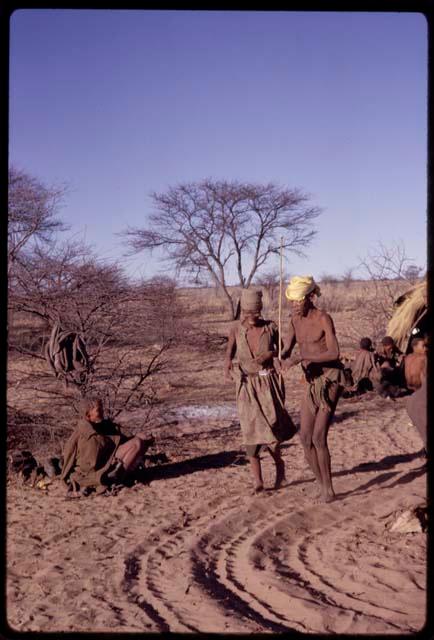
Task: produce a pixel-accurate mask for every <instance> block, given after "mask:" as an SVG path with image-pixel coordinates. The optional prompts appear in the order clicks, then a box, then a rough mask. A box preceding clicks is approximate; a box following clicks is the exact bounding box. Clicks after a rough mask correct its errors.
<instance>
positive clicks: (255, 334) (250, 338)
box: [246, 327, 263, 354]
mask: <svg viewBox="0 0 434 640" xmlns="http://www.w3.org/2000/svg"><path fill="white" fill-rule="evenodd" d="M262 333H263V329H262V327H249V328H248V329H247V331H246V340H247V344H248V345H249V349H250V351H251V352H252V354H257V353H258V351H259V342H260V340H261V335H262Z"/></svg>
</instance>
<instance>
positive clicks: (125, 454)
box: [61, 398, 153, 497]
mask: <svg viewBox="0 0 434 640" xmlns="http://www.w3.org/2000/svg"><path fill="white" fill-rule="evenodd" d="M80 409H81V415H82V417H81V419H80V420H79V422H78V425H77V427H76V429H75V431H74V432H73V433H72V435H71V437H70V438H69V440H68V441H67V443H66V445H65V448H64V452H63V466H62V474H61V480H63V481H64V482H65V483H66V484H67V485H68V487H69V489H72V490H73V494H72V495H74V497H75V496H77V497H78V496H79V495H82V494H83V490H84V491H87V490H89V489H96V490H97V492H103V491H104V490H105V488H106V487H107V486H108V485H110V484H112V483H118V482H121V481H123V480H125V479H126V478H127V477H128V474H131V472H132V471H134V470H135V469H136V468H137V466H138V465H139V464H140V462H141V461H142V459H143V455H144V453H145V451H146V450H147V448H148V447H149V446H150V445H151V444H152V443H153V438H150V439H146V438H145V436H142V435H136V436H134V437H131V438H129V437H128V436H126V435H124V434H123V433H122V432H121V430H120V428H119V426H118V425H116V424H115V423H114V422H112V421H111V420H110V419H108V418H106V419H104V408H103V403H102V401H101V400H100V399H99V398H87V399H84V400H83V401H82V402H81V405H80Z"/></svg>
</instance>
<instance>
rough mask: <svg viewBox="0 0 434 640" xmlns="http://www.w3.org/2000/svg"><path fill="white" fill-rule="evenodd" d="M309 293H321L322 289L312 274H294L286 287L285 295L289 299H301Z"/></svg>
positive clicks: (318, 294)
mask: <svg viewBox="0 0 434 640" xmlns="http://www.w3.org/2000/svg"><path fill="white" fill-rule="evenodd" d="M309 293H315V294H316V295H317V296H320V295H321V291H320V288H319V286H318V285H317V283H316V282H315V280H314V279H313V277H312V276H293V277H292V278H291V280H290V281H289V284H288V286H287V287H286V291H285V296H286V297H287V298H288V300H296V301H298V302H299V301H301V300H303V298H305V297H306V296H307V295H309Z"/></svg>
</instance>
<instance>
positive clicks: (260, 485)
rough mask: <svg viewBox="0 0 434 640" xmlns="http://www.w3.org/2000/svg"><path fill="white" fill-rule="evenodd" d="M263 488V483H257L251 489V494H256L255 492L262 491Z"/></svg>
mask: <svg viewBox="0 0 434 640" xmlns="http://www.w3.org/2000/svg"><path fill="white" fill-rule="evenodd" d="M263 490H264V485H263V484H258V485H256V487H255V488H254V490H253V495H256V494H257V493H262V491H263Z"/></svg>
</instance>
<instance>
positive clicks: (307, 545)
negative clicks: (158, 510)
mask: <svg viewBox="0 0 434 640" xmlns="http://www.w3.org/2000/svg"><path fill="white" fill-rule="evenodd" d="M395 417H396V416H395V415H394V413H393V412H392V414H391V415H390V416H389V419H388V421H387V420H386V421H384V422H383V429H382V430H381V431H380V432H379V433H377V434H376V436H375V437H376V438H377V445H378V444H379V443H378V439H381V440H383V441H384V442H383V443H382V444H383V450H387V451H391V452H395V453H396V452H397V451H399V450H401V451H402V446H403V445H405V446H408V432H407V431H406V429H405V427H404V426H401V428H399V427H397V425H396V422H395ZM341 435H344V434H341ZM356 440H357V438H356ZM346 444H350V443H348V442H347V443H346ZM352 444H353V446H354V444H355V443H354V434H353V442H352ZM416 444H417V442H416ZM402 457H403V459H404V460H405V459H406V458H405V454H402ZM396 459H397V461H399V459H400V458H399V454H397V456H396ZM408 460H409V464H408V465H406V464H403V465H402V466H401V468H396V467H397V465H394V464H393V461H389V462H388V463H387V464H385V465H384V467H385V469H386V472H385V473H380V474H379V473H378V470H369V464H368V463H367V464H366V465H365V466H366V467H367V469H366V471H364V472H361V473H359V474H355V475H356V476H357V478H359V477H360V476H362V475H363V476H364V477H363V478H362V481H361V482H360V480H359V481H357V480H356V482H354V479H353V478H352V479H351V482H352V486H351V487H349V491H347V492H346V493H344V494H341V495H342V497H341V499H340V500H339V501H336V502H335V503H334V504H331V505H324V504H314V505H312V502H311V501H310V499H309V497H308V496H306V495H305V494H304V493H303V488H304V487H303V484H304V483H303V480H302V479H301V478H300V480H299V481H298V484H297V482H294V485H295V486H293V487H291V486H287V487H285V488H282V490H280V491H279V492H271V491H270V492H265V493H264V494H262V495H260V496H255V497H247V498H240V495H239V494H234V493H233V492H232V493H229V494H226V495H223V496H222V495H220V496H219V497H217V498H215V499H214V500H212V501H210V502H208V504H207V505H205V504H202V505H198V507H197V508H196V512H193V513H192V514H190V516H187V517H185V518H184V520H183V522H182V523H181V524H178V525H176V524H173V525H172V526H171V527H168V528H167V527H166V529H160V530H158V531H156V532H154V538H153V539H152V538H148V539H147V540H145V541H141V543H140V544H139V545H137V547H136V548H135V549H134V551H133V552H132V553H131V555H130V556H129V558H128V559H127V561H126V564H127V566H131V563H133V565H134V566H135V569H136V570H135V572H134V577H133V578H131V575H128V571H126V575H125V581H124V588H125V592H126V594H127V596H128V598H129V599H130V600H131V599H133V600H134V599H136V602H137V604H138V605H139V606H141V607H142V609H143V610H144V611H146V613H147V614H148V615H150V616H151V617H152V619H153V621H154V623H155V624H156V626H157V627H158V629H159V630H160V631H168V630H170V631H185V632H188V631H190V632H199V631H207V632H218V631H232V632H257V631H262V632H264V631H269V632H282V631H289V630H292V631H300V632H317V633H321V632H331V633H366V632H369V633H384V632H390V633H392V634H393V633H401V632H411V631H414V630H416V629H420V628H421V627H422V626H423V622H424V606H425V605H424V602H425V594H424V589H425V584H424V582H425V575H424V570H423V568H421V567H420V566H419V569H412V568H411V567H412V566H413V565H414V562H413V559H414V558H413V555H412V554H413V553H414V548H412V546H411V545H410V546H409V545H408V540H407V541H403V540H402V539H400V540H398V541H397V540H394V539H393V536H391V534H390V533H389V532H388V530H387V528H386V524H387V522H388V520H390V516H391V515H393V513H394V509H396V508H397V507H398V503H397V498H396V494H397V492H396V486H397V485H398V484H399V482H406V478H407V476H408V474H413V475H414V482H415V483H416V485H417V487H416V494H417V493H419V494H420V496H421V497H423V492H424V487H423V483H424V480H423V474H422V473H419V472H420V469H421V465H423V461H422V460H421V459H420V458H417V456H414V458H412V456H411V455H410V456H408ZM409 467H410V471H409ZM360 469H361V470H363V469H364V466H363V463H362V464H361V465H360ZM300 472H301V469H300ZM342 475H343V476H345V472H342ZM348 477H349V475H348ZM337 482H338V481H336V484H337ZM418 483H419V484H418ZM289 484H291V483H289ZM309 484H310V483H309ZM309 488H310V486H309ZM363 523H370V524H369V525H365V526H364V525H363ZM373 523H374V524H373ZM421 536H422V534H421ZM419 542H420V544H421V545H423V543H422V540H419ZM419 552H421V553H422V552H423V550H422V548H420V549H419ZM130 573H131V572H130Z"/></svg>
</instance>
